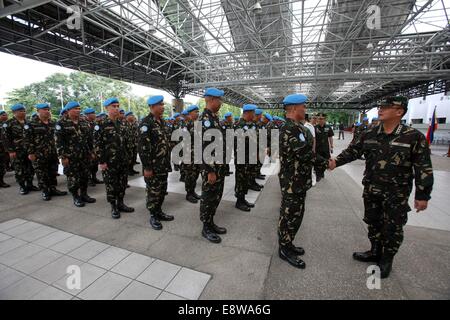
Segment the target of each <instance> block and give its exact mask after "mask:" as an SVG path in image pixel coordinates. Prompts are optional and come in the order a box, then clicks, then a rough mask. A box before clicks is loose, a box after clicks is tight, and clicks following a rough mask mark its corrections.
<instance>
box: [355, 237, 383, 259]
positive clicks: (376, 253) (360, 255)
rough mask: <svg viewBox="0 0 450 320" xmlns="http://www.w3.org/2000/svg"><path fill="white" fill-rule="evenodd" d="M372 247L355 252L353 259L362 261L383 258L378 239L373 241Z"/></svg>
mask: <svg viewBox="0 0 450 320" xmlns="http://www.w3.org/2000/svg"><path fill="white" fill-rule="evenodd" d="M371 244H372V247H371V248H370V250H369V251H365V252H354V253H353V259H355V260H358V261H361V262H378V261H380V258H381V251H382V247H381V244H380V243H379V242H377V241H371Z"/></svg>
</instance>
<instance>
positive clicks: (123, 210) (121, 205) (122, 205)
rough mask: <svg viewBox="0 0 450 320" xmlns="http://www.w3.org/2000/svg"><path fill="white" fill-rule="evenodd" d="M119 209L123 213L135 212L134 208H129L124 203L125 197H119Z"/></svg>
mask: <svg viewBox="0 0 450 320" xmlns="http://www.w3.org/2000/svg"><path fill="white" fill-rule="evenodd" d="M117 209H119V211H122V212H134V208H132V207H128V206H127V205H125V203H123V197H119V200H118V201H117Z"/></svg>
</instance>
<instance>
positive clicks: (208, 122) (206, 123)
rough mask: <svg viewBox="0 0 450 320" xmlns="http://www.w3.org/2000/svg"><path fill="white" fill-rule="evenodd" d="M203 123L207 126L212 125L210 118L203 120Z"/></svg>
mask: <svg viewBox="0 0 450 320" xmlns="http://www.w3.org/2000/svg"><path fill="white" fill-rule="evenodd" d="M203 124H204V125H205V127H207V128H209V127H211V122H210V121H209V120H205V122H203Z"/></svg>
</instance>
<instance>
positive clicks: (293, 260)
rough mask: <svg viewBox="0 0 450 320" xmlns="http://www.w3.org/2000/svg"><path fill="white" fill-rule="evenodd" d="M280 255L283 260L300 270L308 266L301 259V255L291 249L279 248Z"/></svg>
mask: <svg viewBox="0 0 450 320" xmlns="http://www.w3.org/2000/svg"><path fill="white" fill-rule="evenodd" d="M278 255H279V256H280V258H281V259H283V260H285V261H287V262H288V263H289V264H290V265H292V266H294V267H296V268H299V269H305V267H306V264H305V262H304V261H303V260H302V259H300V258H299V255H298V254H297V253H295V252H294V251H293V250H290V249H289V247H287V246H284V247H281V246H280V247H279V248H278Z"/></svg>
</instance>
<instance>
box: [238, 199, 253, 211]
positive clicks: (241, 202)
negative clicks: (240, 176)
mask: <svg viewBox="0 0 450 320" xmlns="http://www.w3.org/2000/svg"><path fill="white" fill-rule="evenodd" d="M235 207H236V208H238V209H239V210H241V211H247V212H248V211H250V208H249V207H248V206H247V205H246V204H245V200H244V197H239V198H237V201H236V204H235Z"/></svg>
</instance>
